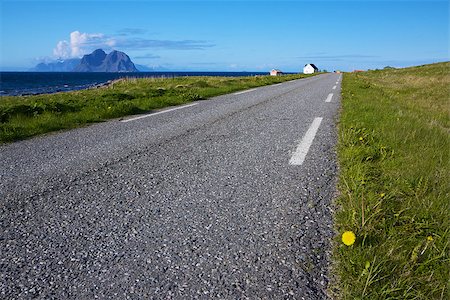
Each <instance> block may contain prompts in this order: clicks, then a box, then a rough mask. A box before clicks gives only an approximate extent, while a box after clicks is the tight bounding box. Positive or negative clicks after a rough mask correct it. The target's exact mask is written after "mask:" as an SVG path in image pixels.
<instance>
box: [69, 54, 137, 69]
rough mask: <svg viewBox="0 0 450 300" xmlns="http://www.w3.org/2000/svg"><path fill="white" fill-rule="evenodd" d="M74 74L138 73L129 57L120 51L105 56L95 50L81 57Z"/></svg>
mask: <svg viewBox="0 0 450 300" xmlns="http://www.w3.org/2000/svg"><path fill="white" fill-rule="evenodd" d="M73 71H74V72H139V71H138V69H136V66H135V65H134V63H133V62H132V61H131V59H130V57H129V56H128V55H126V54H125V53H123V52H120V51H116V50H114V51H112V52H111V53H109V54H106V53H105V51H103V50H102V49H97V50H95V51H94V52H92V53H91V54H87V55H85V56H83V58H82V59H81V61H80V64H79V65H78V66H77V67H75V68H74V69H73Z"/></svg>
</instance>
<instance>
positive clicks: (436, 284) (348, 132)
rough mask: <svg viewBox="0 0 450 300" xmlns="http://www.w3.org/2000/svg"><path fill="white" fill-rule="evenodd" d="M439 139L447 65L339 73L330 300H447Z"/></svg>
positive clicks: (443, 143) (449, 205)
mask: <svg viewBox="0 0 450 300" xmlns="http://www.w3.org/2000/svg"><path fill="white" fill-rule="evenodd" d="M449 133H450V63H449V62H446V63H438V64H433V65H426V66H421V67H414V68H407V69H396V70H382V71H370V72H363V73H352V74H345V75H344V79H343V83H342V112H341V120H340V124H339V142H338V157H339V163H340V180H339V191H340V196H339V197H338V199H337V200H336V205H337V213H336V215H335V224H336V229H337V231H338V232H339V236H337V237H336V239H335V242H334V247H333V266H332V274H333V276H334V277H335V278H334V283H333V284H332V285H331V287H330V293H331V294H333V296H334V297H336V298H338V299H450V294H449V279H450V261H449V246H450V245H449V244H450V227H449V220H450V170H449V169H450V168H449V166H450V156H449V152H450V136H449ZM346 230H350V231H353V232H355V234H356V236H357V239H356V242H355V244H353V245H352V246H346V245H344V244H343V243H342V242H341V240H340V239H341V234H342V233H343V232H344V231H346Z"/></svg>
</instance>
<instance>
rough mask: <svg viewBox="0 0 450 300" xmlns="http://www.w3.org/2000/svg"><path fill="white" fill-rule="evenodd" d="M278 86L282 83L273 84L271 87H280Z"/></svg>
mask: <svg viewBox="0 0 450 300" xmlns="http://www.w3.org/2000/svg"><path fill="white" fill-rule="evenodd" d="M280 85H282V83H277V84H274V85H273V86H280Z"/></svg>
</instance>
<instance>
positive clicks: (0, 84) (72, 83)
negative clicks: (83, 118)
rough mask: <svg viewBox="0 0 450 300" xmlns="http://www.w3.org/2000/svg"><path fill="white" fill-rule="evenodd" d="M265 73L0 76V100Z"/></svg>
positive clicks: (32, 73)
mask: <svg viewBox="0 0 450 300" xmlns="http://www.w3.org/2000/svg"><path fill="white" fill-rule="evenodd" d="M260 75H268V73H267V72H181V71H179V72H177V71H173V72H117V73H112V72H110V73H107V72H81V73H80V72H0V97H5V96H34V95H42V94H54V93H61V92H70V91H78V90H85V89H95V88H99V87H103V86H105V85H108V83H109V82H111V81H115V80H118V79H124V78H176V77H195V76H223V77H248V76H260Z"/></svg>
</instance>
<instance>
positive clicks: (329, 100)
mask: <svg viewBox="0 0 450 300" xmlns="http://www.w3.org/2000/svg"><path fill="white" fill-rule="evenodd" d="M332 98H333V93H330V94H328V97H327V99H325V102H331V99H332Z"/></svg>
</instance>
